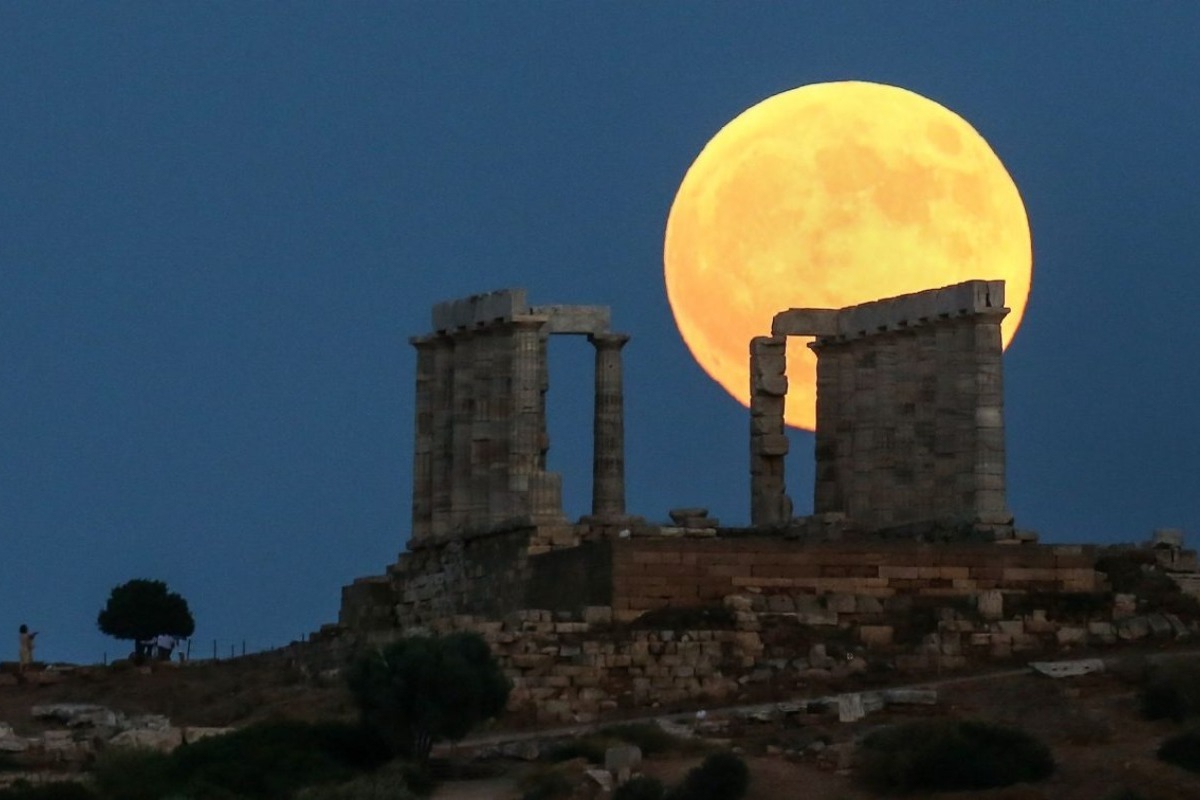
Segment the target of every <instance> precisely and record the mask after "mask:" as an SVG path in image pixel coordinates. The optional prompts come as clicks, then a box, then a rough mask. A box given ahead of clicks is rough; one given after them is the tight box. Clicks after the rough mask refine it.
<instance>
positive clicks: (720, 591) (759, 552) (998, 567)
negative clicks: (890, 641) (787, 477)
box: [612, 536, 1101, 620]
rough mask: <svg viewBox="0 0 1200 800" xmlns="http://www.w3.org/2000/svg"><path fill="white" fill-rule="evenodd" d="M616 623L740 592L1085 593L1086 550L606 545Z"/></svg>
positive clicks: (728, 542) (1095, 583) (760, 543)
mask: <svg viewBox="0 0 1200 800" xmlns="http://www.w3.org/2000/svg"><path fill="white" fill-rule="evenodd" d="M612 547H613V559H612V580H613V608H614V610H615V613H616V615H617V618H618V619H620V620H630V619H634V618H636V617H637V616H638V615H640V614H642V613H644V612H646V611H650V610H653V609H657V608H662V607H664V606H674V607H687V606H698V605H706V604H711V603H716V602H720V601H721V599H722V598H724V597H726V596H728V595H731V594H738V593H742V592H747V591H751V592H763V593H788V592H791V593H795V592H801V593H805V594H810V595H822V594H829V593H836V594H850V595H869V596H873V597H890V596H892V595H896V594H907V595H927V596H967V595H972V594H976V593H978V592H981V591H986V590H990V589H999V590H1003V591H1008V592H1036V591H1045V592H1055V591H1057V592H1091V591H1096V590H1097V589H1098V588H1100V586H1101V581H1100V580H1099V578H1098V576H1097V574H1096V572H1095V571H1094V569H1093V566H1094V563H1095V550H1094V548H1091V547H1081V546H1043V545H1029V544H1026V545H998V544H986V543H981V544H974V543H949V544H937V545H923V544H915V543H912V542H863V543H821V544H797V543H796V542H794V541H789V540H785V539H779V538H772V537H767V536H757V537H736V538H735V537H728V538H720V537H708V538H691V537H665V538H644V539H639V538H631V539H626V540H619V541H616V542H614V543H613V546H612Z"/></svg>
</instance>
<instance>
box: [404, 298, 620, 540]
mask: <svg viewBox="0 0 1200 800" xmlns="http://www.w3.org/2000/svg"><path fill="white" fill-rule="evenodd" d="M433 328H434V331H433V333H431V334H429V335H426V336H420V337H416V338H414V339H412V344H413V346H414V347H415V348H416V350H417V382H416V385H417V390H416V441H415V447H414V457H413V505H412V508H413V529H412V538H411V540H410V543H409V546H410V548H412V549H416V548H420V547H422V546H425V545H427V544H429V543H430V542H431V541H445V540H448V539H451V538H454V537H459V536H461V535H463V534H467V533H472V532H480V531H486V530H489V529H495V528H498V527H509V528H511V527H520V526H538V525H546V524H549V525H556V524H557V525H561V524H563V523H565V522H566V520H565V518H564V516H563V511H562V481H561V478H560V476H559V475H557V474H555V473H552V472H548V471H547V470H546V451H547V449H548V448H549V446H550V441H549V436H548V435H547V433H546V399H545V397H546V390H547V389H548V387H549V375H548V371H547V367H546V343H547V339H548V337H549V336H550V335H552V334H581V335H585V336H587V337H588V341H590V342H591V343H592V344H593V345H594V346H595V348H596V384H595V397H596V399H595V430H594V450H593V454H594V460H593V482H592V488H593V495H592V515H593V516H594V517H595V518H597V519H613V518H619V517H621V516H622V515H624V513H625V450H624V402H623V395H622V371H621V347H622V346H623V345H624V344H625V342H626V341H628V339H629V337H628V336H626V335H624V334H620V333H613V332H611V331H610V330H609V311H608V309H607V308H605V307H603V306H537V307H530V306H528V305H527V304H526V301H525V292H524V291H523V290H519V289H514V290H506V291H500V292H492V293H490V294H483V295H475V296H472V297H468V298H466V299H463V300H456V301H452V302H446V303H439V304H438V305H436V306H434V309H433Z"/></svg>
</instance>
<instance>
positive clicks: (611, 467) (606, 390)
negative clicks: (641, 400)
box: [588, 333, 629, 517]
mask: <svg viewBox="0 0 1200 800" xmlns="http://www.w3.org/2000/svg"><path fill="white" fill-rule="evenodd" d="M588 341H590V342H591V343H592V345H593V346H594V347H595V348H596V402H595V408H594V411H593V414H594V417H593V419H594V427H593V442H592V516H593V517H619V516H623V515H624V514H625V390H624V376H623V374H622V366H621V348H622V347H624V346H625V343H626V342H628V341H629V337H628V336H627V335H625V334H623V333H594V334H592V335H590V336H588Z"/></svg>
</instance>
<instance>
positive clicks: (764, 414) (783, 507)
mask: <svg viewBox="0 0 1200 800" xmlns="http://www.w3.org/2000/svg"><path fill="white" fill-rule="evenodd" d="M786 396H787V337H785V336H756V337H755V338H753V339H751V340H750V524H751V525H753V526H755V527H775V526H780V525H786V524H787V523H788V522H790V521H791V518H792V501H791V498H789V497H788V496H787V486H786V484H785V483H784V456H786V455H787V452H788V439H787V434H786V433H784V430H783V404H784V398H785V397H786Z"/></svg>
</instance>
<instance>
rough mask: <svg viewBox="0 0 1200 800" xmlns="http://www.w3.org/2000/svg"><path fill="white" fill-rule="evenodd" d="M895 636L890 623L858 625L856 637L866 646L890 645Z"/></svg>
mask: <svg viewBox="0 0 1200 800" xmlns="http://www.w3.org/2000/svg"><path fill="white" fill-rule="evenodd" d="M894 636H895V629H894V628H893V627H892V626H891V625H860V626H859V628H858V638H859V640H860V641H861V642H862V643H863V644H865V645H866V646H867V647H890V646H891V644H892V640H893V638H894Z"/></svg>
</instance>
